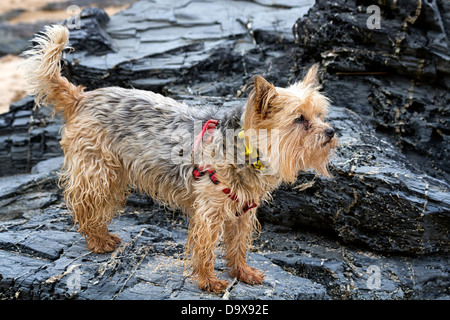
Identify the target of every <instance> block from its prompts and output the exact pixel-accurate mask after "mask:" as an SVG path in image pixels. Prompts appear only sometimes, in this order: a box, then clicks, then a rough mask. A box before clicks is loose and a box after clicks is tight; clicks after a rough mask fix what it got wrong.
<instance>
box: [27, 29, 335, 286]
mask: <svg viewBox="0 0 450 320" xmlns="http://www.w3.org/2000/svg"><path fill="white" fill-rule="evenodd" d="M68 40H69V31H68V30H67V28H66V27H63V26H59V25H54V26H51V27H47V28H46V30H45V32H43V33H42V34H40V35H37V36H36V37H35V38H34V39H33V41H34V43H35V46H34V47H33V48H31V49H30V50H28V51H26V52H24V58H25V59H24V62H23V64H24V67H25V68H26V69H25V70H26V71H27V76H28V82H29V84H30V90H31V93H32V94H34V95H36V105H37V106H40V105H41V104H44V105H49V106H53V108H54V112H59V113H61V114H62V115H63V117H64V118H65V126H64V129H63V134H62V139H61V146H62V149H63V151H64V155H65V161H64V166H63V169H62V173H61V177H60V178H61V185H62V187H63V188H64V197H65V201H66V204H67V206H68V208H69V209H70V210H71V212H73V216H74V221H75V223H76V224H77V225H78V229H79V232H80V233H81V234H82V235H83V236H84V237H85V239H86V244H87V248H88V249H89V250H92V251H93V252H95V253H106V252H110V251H113V250H114V249H115V248H116V246H117V245H118V244H119V243H120V241H121V240H120V238H119V237H118V236H117V235H115V234H111V233H109V231H108V228H107V225H108V224H109V223H110V222H111V221H112V219H113V217H114V216H115V215H116V214H117V213H118V212H119V211H120V209H121V208H122V206H123V205H124V203H125V202H126V199H127V195H128V194H129V192H130V190H132V189H134V190H137V191H140V192H142V193H146V194H148V195H150V196H151V197H153V198H154V199H156V200H157V201H159V202H160V203H162V204H164V205H168V206H170V207H172V208H174V209H181V210H184V211H185V212H187V213H188V215H189V219H190V220H189V235H188V239H187V244H186V256H187V257H188V261H189V262H190V265H191V268H192V274H193V275H195V276H196V279H197V283H198V286H199V287H200V288H201V289H203V290H207V291H211V292H223V291H224V290H225V289H226V288H227V286H228V283H227V282H226V281H222V280H219V279H218V278H217V277H216V275H215V272H214V261H215V256H216V255H215V252H216V248H217V246H218V244H219V240H221V239H222V243H223V245H224V248H225V251H224V253H225V254H224V258H225V260H226V262H227V266H228V268H229V273H230V275H231V277H235V278H237V279H238V280H240V281H243V282H245V283H249V284H260V283H262V281H263V280H264V275H263V273H262V272H261V271H259V270H257V269H255V268H252V267H251V266H249V265H248V264H247V262H246V252H247V250H248V248H249V246H250V245H251V242H252V235H253V233H254V231H257V230H258V229H259V224H258V221H257V219H256V208H257V207H258V205H259V204H260V203H261V202H262V201H264V200H267V199H269V197H270V192H272V191H273V190H274V189H276V188H277V187H278V186H279V185H280V184H281V183H282V182H288V183H293V182H295V181H296V179H297V175H298V173H299V172H300V171H308V170H313V171H315V172H316V173H318V174H321V175H324V176H329V171H328V163H329V157H330V153H331V151H332V149H333V148H335V147H336V143H337V139H336V137H335V131H334V129H333V128H332V127H331V126H330V125H329V124H328V123H327V122H325V120H324V119H325V117H326V115H327V108H328V105H329V101H328V99H327V98H326V97H325V96H324V95H322V94H321V93H320V92H319V89H320V86H319V81H318V75H317V74H318V65H314V66H312V67H311V68H310V69H309V70H308V72H307V74H306V76H305V77H304V78H303V80H301V81H298V82H297V83H295V84H293V85H291V86H290V87H288V88H279V87H275V86H274V85H272V84H270V83H269V82H267V81H266V80H265V79H264V78H263V77H261V76H255V77H254V78H253V82H254V83H253V89H252V91H251V92H250V94H249V97H248V100H247V103H246V105H245V107H243V106H242V107H240V108H236V109H234V110H232V111H230V112H223V109H222V110H220V108H217V107H213V106H198V107H196V106H188V105H186V104H185V103H182V102H178V101H175V100H173V99H171V98H167V97H164V96H162V95H160V94H156V93H153V92H148V91H142V90H136V89H123V88H119V87H107V88H100V89H96V90H93V91H86V90H85V88H84V87H83V86H75V85H74V84H72V83H70V82H69V81H68V80H67V79H66V78H65V77H63V76H62V75H61V65H60V60H61V55H62V52H63V50H64V49H65V48H66V47H67V44H68ZM199 123H201V125H199ZM196 126H197V127H198V128H200V129H199V130H197V131H198V133H195V134H194V131H195V130H194V129H195V127H196ZM228 132H235V133H236V132H237V135H236V134H234V135H233V136H232V138H231V139H229V137H228V135H227V133H228ZM260 132H264V133H265V136H264V135H261V134H259V133H260ZM225 136H227V138H226V139H223V138H222V137H225ZM263 136H264V137H263ZM186 137H189V139H186ZM225 140H227V141H228V142H230V143H226V144H225V145H224V143H223V142H224V141H225ZM181 141H183V143H181ZM274 141H275V142H274ZM199 154H200V156H198V155H199ZM219 154H221V155H226V156H221V157H219V156H218V155H219ZM199 159H200V160H199ZM196 160H198V161H196ZM240 160H242V161H240Z"/></svg>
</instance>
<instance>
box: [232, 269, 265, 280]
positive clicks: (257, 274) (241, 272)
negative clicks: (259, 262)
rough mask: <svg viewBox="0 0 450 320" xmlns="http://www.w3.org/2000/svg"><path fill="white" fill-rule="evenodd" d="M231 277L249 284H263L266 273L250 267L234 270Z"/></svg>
mask: <svg viewBox="0 0 450 320" xmlns="http://www.w3.org/2000/svg"><path fill="white" fill-rule="evenodd" d="M230 275H231V276H232V277H233V278H237V279H238V280H239V281H242V282H245V283H248V284H261V283H262V282H263V281H264V273H262V272H261V271H259V270H258V269H256V268H252V267H250V266H249V265H245V266H244V267H241V268H234V269H232V270H231V271H230Z"/></svg>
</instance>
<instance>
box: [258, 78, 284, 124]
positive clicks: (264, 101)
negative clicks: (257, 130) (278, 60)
mask: <svg viewBox="0 0 450 320" xmlns="http://www.w3.org/2000/svg"><path fill="white" fill-rule="evenodd" d="M253 83H254V89H253V92H252V98H253V104H254V107H255V111H257V112H260V113H261V115H262V116H263V118H264V117H265V116H266V115H267V113H268V112H269V108H270V102H271V101H272V99H273V98H275V97H276V96H277V95H278V93H277V90H276V89H275V86H274V85H273V84H271V83H269V82H268V81H267V80H266V79H264V78H263V77H262V76H260V75H256V76H254V77H253Z"/></svg>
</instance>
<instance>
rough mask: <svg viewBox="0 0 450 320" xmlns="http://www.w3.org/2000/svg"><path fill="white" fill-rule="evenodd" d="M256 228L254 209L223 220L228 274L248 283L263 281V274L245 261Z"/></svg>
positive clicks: (256, 221) (257, 226)
mask: <svg viewBox="0 0 450 320" xmlns="http://www.w3.org/2000/svg"><path fill="white" fill-rule="evenodd" d="M258 228H259V223H258V220H257V219H256V209H252V210H250V211H248V212H246V213H244V214H242V215H241V216H239V217H235V218H234V219H229V220H227V221H226V222H225V235H224V242H225V247H226V256H225V258H226V260H227V266H228V267H229V268H230V276H232V277H233V278H237V279H238V280H239V281H243V282H245V283H248V284H260V283H262V282H263V281H264V274H263V273H262V272H261V271H259V270H258V269H255V268H253V267H250V266H249V265H248V264H247V261H246V255H247V250H248V249H249V247H250V246H251V243H252V236H253V233H254V231H256V229H258Z"/></svg>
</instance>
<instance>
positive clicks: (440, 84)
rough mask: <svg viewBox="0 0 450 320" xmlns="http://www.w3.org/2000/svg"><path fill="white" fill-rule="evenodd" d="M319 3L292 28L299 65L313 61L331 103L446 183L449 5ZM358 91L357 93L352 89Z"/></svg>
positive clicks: (449, 177) (405, 1) (449, 162)
mask: <svg viewBox="0 0 450 320" xmlns="http://www.w3.org/2000/svg"><path fill="white" fill-rule="evenodd" d="M372 4H373V1H368V0H364V1H342V0H339V1H325V0H318V1H317V3H316V5H315V6H314V8H312V9H311V10H310V11H309V12H308V14H307V15H306V16H305V17H302V18H300V19H299V20H298V21H297V22H296V24H295V25H294V28H293V31H294V34H295V38H296V42H297V43H298V44H299V46H300V48H299V52H298V60H297V63H298V64H300V65H301V64H305V63H310V61H316V62H317V61H319V62H321V65H322V66H323V67H324V68H325V70H326V72H325V74H324V79H323V85H324V90H325V92H326V93H327V94H328V96H329V97H331V98H332V100H333V101H334V103H335V104H337V105H340V106H343V107H347V108H349V109H351V110H353V111H355V112H357V113H359V114H361V115H362V116H364V117H365V118H366V119H367V120H368V121H370V123H371V124H372V126H373V127H374V128H375V129H376V131H377V134H379V135H382V136H383V137H384V139H386V140H388V141H390V142H391V143H393V144H395V145H396V147H397V149H398V150H399V151H401V152H402V153H403V154H405V155H406V157H407V159H408V161H409V162H411V163H413V164H415V165H416V166H417V168H419V169H420V170H422V171H425V172H426V173H427V174H429V175H432V176H435V177H438V178H445V179H446V180H447V181H450V175H449V174H450V171H449V170H450V160H449V157H448V154H449V152H450V150H449V145H450V135H449V134H450V131H449V119H450V109H449V107H448V106H449V105H450V95H449V88H450V55H449V52H450V51H449V49H450V41H449V39H450V38H449V36H450V33H449V32H450V31H449V30H450V16H449V14H450V3H449V2H448V1H439V0H433V1H410V0H403V1H386V2H383V4H380V5H379V8H380V12H381V20H380V28H379V29H377V28H374V29H371V28H369V27H368V24H369V25H370V21H369V22H368V20H369V18H370V16H371V13H368V12H367V8H368V6H370V5H372ZM356 87H357V88H358V89H357V91H356V92H355V88H356Z"/></svg>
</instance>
